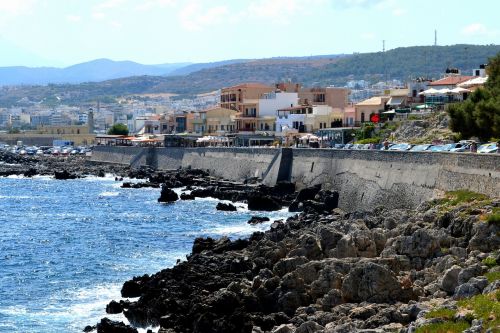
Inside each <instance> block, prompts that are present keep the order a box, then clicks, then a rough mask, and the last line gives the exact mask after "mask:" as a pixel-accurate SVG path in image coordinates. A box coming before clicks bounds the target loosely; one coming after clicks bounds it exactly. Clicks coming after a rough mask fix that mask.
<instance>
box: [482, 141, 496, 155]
mask: <svg viewBox="0 0 500 333" xmlns="http://www.w3.org/2000/svg"><path fill="white" fill-rule="evenodd" d="M477 152H478V153H480V154H491V153H496V152H498V144H497V143H496V142H490V143H485V144H484V145H480V146H479V148H477Z"/></svg>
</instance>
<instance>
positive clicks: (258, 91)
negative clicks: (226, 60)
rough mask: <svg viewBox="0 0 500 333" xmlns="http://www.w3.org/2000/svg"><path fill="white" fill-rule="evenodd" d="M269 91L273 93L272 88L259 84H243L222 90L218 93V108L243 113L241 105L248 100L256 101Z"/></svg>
mask: <svg viewBox="0 0 500 333" xmlns="http://www.w3.org/2000/svg"><path fill="white" fill-rule="evenodd" d="M271 91H274V87H271V86H267V85H265V84H261V83H243V84H239V85H236V86H232V87H228V88H223V89H222V90H221V93H220V107H221V108H224V109H230V110H236V111H239V112H244V111H245V110H244V105H243V104H245V103H246V104H248V101H249V100H254V101H257V100H258V99H259V98H260V97H261V96H262V95H263V94H265V93H268V92H271ZM245 101H246V102H245Z"/></svg>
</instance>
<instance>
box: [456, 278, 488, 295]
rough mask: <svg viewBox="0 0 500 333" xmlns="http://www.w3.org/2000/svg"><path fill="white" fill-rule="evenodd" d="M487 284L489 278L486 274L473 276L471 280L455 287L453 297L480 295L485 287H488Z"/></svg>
mask: <svg viewBox="0 0 500 333" xmlns="http://www.w3.org/2000/svg"><path fill="white" fill-rule="evenodd" d="M487 285H488V279H486V278H485V277H484V276H480V277H477V278H471V279H470V280H469V282H467V283H464V284H462V285H460V286H458V287H457V288H456V289H455V294H454V295H453V298H455V299H462V298H468V297H472V296H474V295H478V294H480V293H481V292H482V291H483V289H484V288H486V286H487Z"/></svg>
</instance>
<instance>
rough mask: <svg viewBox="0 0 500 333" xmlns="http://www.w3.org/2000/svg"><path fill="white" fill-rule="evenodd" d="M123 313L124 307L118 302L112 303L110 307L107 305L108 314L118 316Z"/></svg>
mask: <svg viewBox="0 0 500 333" xmlns="http://www.w3.org/2000/svg"><path fill="white" fill-rule="evenodd" d="M122 311H123V308H122V305H121V304H120V303H118V302H117V301H111V302H109V304H108V305H106V313H109V314H116V313H121V312H122Z"/></svg>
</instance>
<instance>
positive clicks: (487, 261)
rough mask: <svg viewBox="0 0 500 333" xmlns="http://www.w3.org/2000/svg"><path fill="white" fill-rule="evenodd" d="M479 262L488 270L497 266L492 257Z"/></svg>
mask: <svg viewBox="0 0 500 333" xmlns="http://www.w3.org/2000/svg"><path fill="white" fill-rule="evenodd" d="M481 262H482V263H483V264H484V265H486V266H488V267H489V268H492V267H495V266H496V265H497V261H496V259H495V258H493V257H488V258H484V259H483V261H481Z"/></svg>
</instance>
